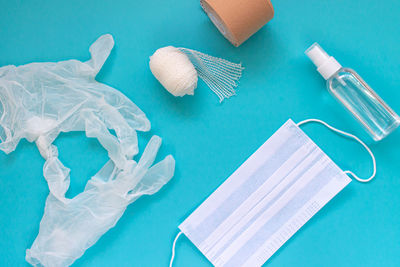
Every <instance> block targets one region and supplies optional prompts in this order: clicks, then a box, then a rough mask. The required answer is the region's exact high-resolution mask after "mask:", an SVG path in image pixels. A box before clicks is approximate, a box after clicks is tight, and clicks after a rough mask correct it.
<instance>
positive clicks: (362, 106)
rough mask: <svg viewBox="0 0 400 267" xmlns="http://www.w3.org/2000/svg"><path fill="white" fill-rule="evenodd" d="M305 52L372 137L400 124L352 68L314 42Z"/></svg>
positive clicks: (378, 138) (335, 93) (378, 135)
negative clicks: (346, 66) (345, 65)
mask: <svg viewBox="0 0 400 267" xmlns="http://www.w3.org/2000/svg"><path fill="white" fill-rule="evenodd" d="M306 55H307V56H308V57H309V58H310V59H311V60H312V61H313V63H314V64H315V65H316V66H317V70H318V72H319V73H320V74H321V75H322V76H323V77H324V78H325V79H326V80H327V87H328V90H329V92H330V93H331V94H332V95H333V96H334V97H336V98H337V99H338V100H339V102H341V103H342V104H343V105H344V106H345V107H346V108H347V109H348V110H349V111H350V112H351V113H352V114H353V116H354V117H355V118H356V119H357V120H358V121H359V122H360V123H361V124H362V125H363V126H364V128H365V129H366V130H367V132H368V133H369V134H370V135H371V136H372V138H373V139H374V140H375V141H379V140H381V139H383V138H384V137H385V136H387V135H388V134H390V133H391V132H392V131H393V130H395V129H396V128H397V127H398V126H399V125H400V117H399V116H398V115H397V114H396V113H395V112H394V111H393V110H392V109H391V108H390V107H389V106H388V105H387V104H386V103H385V102H384V101H383V100H382V99H381V98H380V97H379V96H378V95H377V94H376V93H375V92H374V90H372V88H371V87H369V85H368V84H367V83H366V82H365V81H364V80H363V79H362V78H361V77H360V76H359V75H358V74H357V73H356V72H355V71H354V70H352V69H348V68H342V66H341V65H340V64H339V63H338V62H337V61H336V60H335V59H334V58H333V57H331V56H329V55H328V54H327V53H326V52H325V51H324V50H323V49H322V48H321V47H320V46H319V45H318V44H317V43H314V44H313V45H312V46H311V47H310V48H308V49H307V51H306Z"/></svg>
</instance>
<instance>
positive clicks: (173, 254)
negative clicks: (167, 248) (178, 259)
mask: <svg viewBox="0 0 400 267" xmlns="http://www.w3.org/2000/svg"><path fill="white" fill-rule="evenodd" d="M181 234H183V233H182V232H179V233H178V234H177V235H176V237H175V239H174V243H172V256H171V260H170V261H169V267H172V264H173V263H174V258H175V245H176V241H178V238H179V237H180V236H181Z"/></svg>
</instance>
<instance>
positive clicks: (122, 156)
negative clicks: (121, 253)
mask: <svg viewBox="0 0 400 267" xmlns="http://www.w3.org/2000/svg"><path fill="white" fill-rule="evenodd" d="M113 45H114V41H113V38H112V36H111V35H103V36H101V37H100V38H99V39H98V40H97V41H96V42H95V43H94V44H93V45H92V46H91V47H90V49H89V50H90V53H91V55H92V58H91V59H90V60H89V61H86V62H80V61H77V60H68V61H62V62H57V63H31V64H27V65H23V66H19V67H16V66H5V67H2V68H0V141H1V143H0V149H1V150H3V151H4V152H6V153H10V152H11V151H13V150H15V148H16V146H17V144H18V142H19V141H20V140H21V139H22V138H26V139H27V140H28V141H30V142H36V145H37V147H38V149H39V151H40V153H41V155H42V156H43V157H44V158H45V159H46V162H45V165H44V168H43V173H44V177H45V179H46V180H47V183H48V186H49V190H50V193H49V196H48V198H47V200H46V206H45V212H44V216H43V218H42V221H41V223H40V230H39V234H38V236H37V237H36V239H35V241H34V243H33V245H32V247H31V249H28V250H27V254H26V260H27V261H28V262H29V263H31V264H32V265H38V266H42V265H43V266H68V265H71V264H72V263H73V262H74V260H76V259H77V258H79V257H80V256H82V254H83V253H84V252H85V250H86V249H87V248H88V247H90V246H91V245H93V244H94V243H95V242H96V241H97V240H98V239H99V238H100V237H101V235H103V234H104V233H105V232H106V231H107V230H108V229H110V228H111V227H113V226H114V225H115V224H116V222H117V221H118V219H119V218H120V217H121V216H122V214H123V213H124V211H125V209H126V207H127V205H129V204H130V203H132V202H133V201H135V200H136V199H137V198H138V197H140V196H141V195H144V194H147V195H151V194H154V193H155V192H157V191H158V190H159V189H160V188H161V187H162V186H163V185H164V184H165V183H166V182H168V181H169V179H170V178H171V177H172V176H173V173H174V167H175V162H174V159H173V158H172V156H167V157H166V158H165V159H164V160H162V161H161V162H159V163H157V164H155V165H154V166H152V167H151V165H152V164H153V162H154V159H155V157H156V154H157V151H158V148H159V146H160V144H161V139H160V138H159V137H157V136H155V137H153V138H152V139H151V140H150V142H149V144H148V145H147V147H146V149H145V151H144V152H143V155H142V157H141V159H140V161H139V162H138V163H136V162H135V161H134V160H133V156H134V155H136V154H137V153H138V141H137V134H136V131H147V130H149V129H150V122H149V121H148V119H147V118H146V116H145V114H144V113H143V112H142V111H141V110H140V109H139V108H138V107H137V106H136V105H135V104H133V103H132V102H131V101H130V100H129V99H128V98H127V97H126V96H124V95H123V94H122V93H120V92H119V91H117V90H115V89H113V88H111V87H109V86H107V85H105V84H101V83H99V82H97V81H95V79H94V78H95V76H96V74H97V73H98V72H99V70H100V68H101V67H102V65H103V63H104V62H105V60H106V59H107V57H108V56H109V54H110V51H111V49H112V47H113ZM109 129H113V130H114V131H115V134H116V135H113V134H111V132H110V131H109ZM69 131H85V132H86V135H87V136H88V137H95V138H97V139H98V140H99V142H100V144H101V145H102V146H103V147H104V148H105V149H106V150H107V152H108V155H109V157H110V161H108V162H107V163H106V164H105V165H104V167H103V168H102V169H101V170H100V171H99V172H98V173H97V174H96V175H95V176H94V177H92V178H91V179H90V180H89V182H88V183H87V185H86V187H85V190H84V192H82V193H81V194H79V195H77V196H76V197H74V198H73V199H67V198H65V193H66V191H67V190H68V187H69V181H70V176H69V169H68V168H66V167H65V166H64V165H63V164H62V163H61V162H60V160H59V159H58V150H57V148H56V147H55V146H54V145H53V144H52V143H53V141H54V140H55V139H56V137H57V136H58V135H59V133H60V132H69Z"/></svg>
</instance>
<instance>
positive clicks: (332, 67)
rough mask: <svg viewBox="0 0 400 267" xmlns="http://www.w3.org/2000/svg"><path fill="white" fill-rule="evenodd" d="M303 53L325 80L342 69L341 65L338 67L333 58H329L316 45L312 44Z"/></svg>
mask: <svg viewBox="0 0 400 267" xmlns="http://www.w3.org/2000/svg"><path fill="white" fill-rule="evenodd" d="M305 53H306V55H307V56H308V57H309V58H310V59H311V61H312V62H313V63H314V65H315V66H317V71H318V72H319V73H320V74H321V75H322V77H324V78H325V80H328V79H329V78H330V77H332V75H333V74H335V73H336V72H337V71H338V70H340V69H341V68H342V65H340V64H339V62H337V61H336V59H335V58H334V57H331V56H329V55H328V54H327V53H326V52H325V50H324V49H322V48H321V46H320V45H319V44H318V43H314V44H313V45H312V46H310V48H308V49H307V50H306V52H305Z"/></svg>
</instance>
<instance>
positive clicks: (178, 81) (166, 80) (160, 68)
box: [150, 46, 198, 96]
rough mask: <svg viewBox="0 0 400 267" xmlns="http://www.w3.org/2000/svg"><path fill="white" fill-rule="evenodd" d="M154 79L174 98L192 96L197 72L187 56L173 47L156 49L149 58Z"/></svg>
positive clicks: (195, 85)
mask: <svg viewBox="0 0 400 267" xmlns="http://www.w3.org/2000/svg"><path fill="white" fill-rule="evenodd" d="M150 70H151V72H152V73H153V75H154V77H156V79H157V80H158V81H159V82H160V83H161V84H162V85H163V86H164V87H165V89H167V91H168V92H170V93H171V94H173V95H174V96H184V95H193V94H194V89H196V87H197V79H198V78H197V71H196V69H195V67H194V66H193V64H192V62H190V60H189V58H188V56H187V55H186V54H185V53H184V52H182V51H180V50H179V49H178V48H175V47H173V46H166V47H163V48H160V49H158V50H157V51H156V52H155V53H154V54H153V55H152V56H151V57H150Z"/></svg>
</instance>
